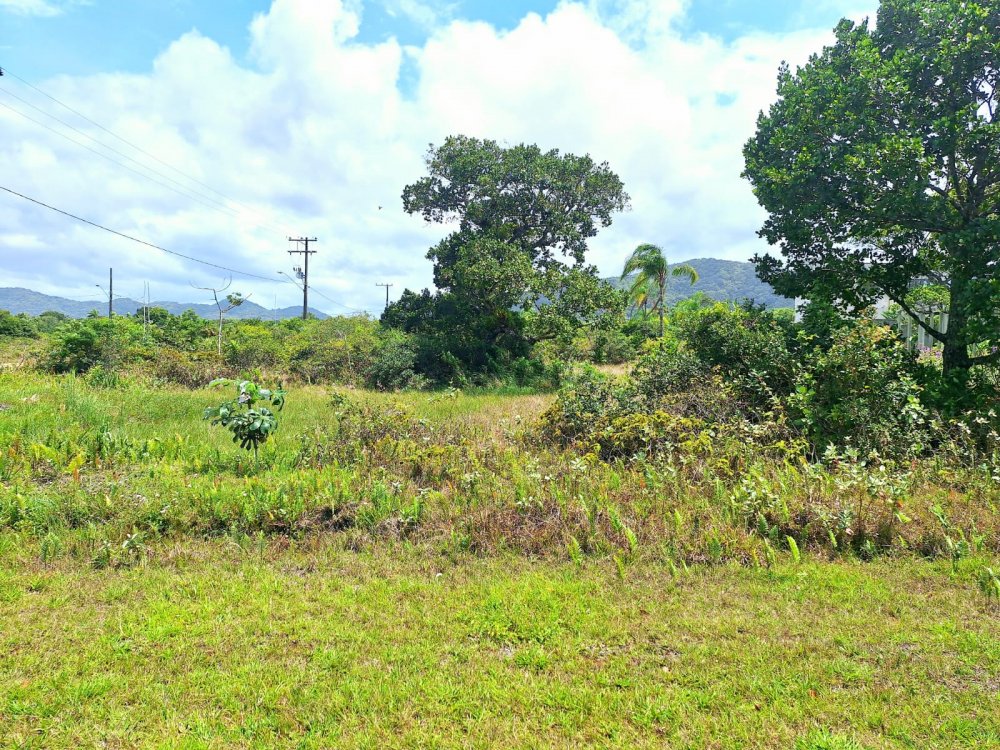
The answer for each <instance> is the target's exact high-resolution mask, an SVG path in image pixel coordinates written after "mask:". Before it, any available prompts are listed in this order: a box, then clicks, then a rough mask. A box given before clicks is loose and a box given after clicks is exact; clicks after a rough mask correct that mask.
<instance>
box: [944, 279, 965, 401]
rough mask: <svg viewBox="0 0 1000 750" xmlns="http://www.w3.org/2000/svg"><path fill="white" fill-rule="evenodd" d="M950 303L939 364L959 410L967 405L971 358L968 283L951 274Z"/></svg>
mask: <svg viewBox="0 0 1000 750" xmlns="http://www.w3.org/2000/svg"><path fill="white" fill-rule="evenodd" d="M949 292H950V296H951V304H950V305H949V310H948V330H947V331H946V332H945V340H944V351H943V352H942V358H941V364H942V368H943V371H944V379H945V381H946V382H947V384H948V388H949V390H950V391H951V393H952V396H953V398H954V401H953V403H954V404H955V405H956V406H958V407H959V408H965V407H966V406H968V404H967V401H968V396H969V393H968V384H969V370H970V369H971V367H972V358H971V357H970V356H969V342H968V333H967V328H968V313H967V311H968V298H969V284H968V280H967V279H965V278H963V277H961V276H957V275H952V278H951V284H950V289H949Z"/></svg>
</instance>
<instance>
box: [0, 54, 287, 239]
mask: <svg viewBox="0 0 1000 750" xmlns="http://www.w3.org/2000/svg"><path fill="white" fill-rule="evenodd" d="M2 75H7V76H10V77H11V78H14V79H15V80H17V81H20V82H21V83H22V84H24V85H25V86H27V87H28V88H30V89H32V90H33V91H36V92H38V93H39V94H41V95H42V96H44V97H45V98H46V99H50V100H51V101H53V102H55V103H56V104H58V105H59V106H60V107H62V108H63V109H65V110H67V111H69V112H72V113H73V114H74V115H76V116H77V117H79V118H81V119H83V120H85V121H86V122H89V123H90V124H91V125H93V126H94V127H96V128H99V129H100V130H103V131H104V132H105V133H107V134H108V135H110V136H111V137H112V138H115V139H116V140H118V141H120V142H121V143H124V144H125V145H126V146H128V147H130V148H133V149H135V150H136V151H138V152H139V153H141V154H144V155H145V156H147V157H148V158H150V159H152V160H153V161H155V162H157V163H159V164H162V165H163V166H165V167H167V168H168V169H170V170H173V171H174V172H176V173H177V174H179V175H180V176H181V177H183V178H185V179H187V180H190V181H191V182H193V183H195V184H197V185H201V186H202V187H203V188H205V189H206V190H209V191H211V192H213V193H215V194H216V195H218V196H220V197H221V198H224V199H225V200H227V201H229V202H230V203H233V204H235V205H237V206H241V207H242V208H244V209H245V210H247V211H250V212H253V211H254V210H255V209H254V208H252V207H251V206H248V205H247V204H245V203H242V202H240V201H238V200H236V199H235V198H232V197H230V196H228V195H226V194H225V193H223V192H221V191H219V190H216V189H215V188H214V187H212V186H211V185H209V184H208V183H206V182H203V181H202V180H199V179H198V178H197V177H192V176H191V175H189V174H187V173H186V172H184V171H182V170H180V169H178V168H177V167H175V166H174V165H172V164H170V163H169V162H166V161H164V160H163V159H161V158H160V157H158V156H156V155H155V154H151V153H150V152H149V151H146V150H145V149H144V148H142V147H141V146H137V145H136V144H134V143H132V141H129V140H127V139H126V138H123V137H122V136H120V135H118V134H117V133H115V132H114V131H113V130H110V129H109V128H107V127H105V126H104V125H102V124H101V123H99V122H97V121H96V120H93V119H92V118H90V117H88V116H87V115H85V114H83V112H80V111H79V110H77V109H74V108H73V107H71V106H70V105H68V104H66V103H65V102H63V101H60V100H59V99H57V98H56V97H54V96H52V95H51V94H49V93H47V92H45V91H43V90H42V89H40V88H38V87H37V86H35V85H33V84H31V83H29V82H28V81H26V80H25V79H23V78H21V77H20V76H19V75H17V74H15V73H12V72H11V71H10V69H9V68H0V76H2ZM6 93H7V94H8V96H12V97H14V98H15V99H17V100H18V101H21V102H24V103H25V104H27V105H28V106H29V107H31V108H32V109H35V110H37V111H39V112H42V113H43V114H45V115H46V116H48V117H51V118H52V119H54V120H56V121H57V122H60V123H62V124H63V125H65V126H66V127H68V128H70V129H71V130H74V131H76V132H77V133H80V134H81V135H84V136H86V137H87V138H90V139H91V140H92V141H94V142H95V143H99V144H100V145H102V146H104V147H105V148H107V149H109V150H111V151H114V152H115V153H117V154H121V156H123V157H124V158H126V159H129V160H130V161H132V162H134V163H136V164H140V165H141V166H143V167H144V168H146V169H149V170H150V171H151V172H154V174H159V175H160V176H162V177H163V178H164V179H167V180H170V181H171V182H174V183H175V184H178V185H180V184H181V183H178V182H176V180H173V179H172V178H170V177H168V176H166V175H164V174H162V173H161V172H157V171H156V170H153V169H152V168H151V167H149V166H148V165H145V164H142V163H141V162H139V161H136V160H135V159H133V158H132V157H130V156H128V155H126V154H123V153H122V152H120V151H118V150H116V149H114V148H112V147H111V146H108V145H107V144H105V143H103V142H101V141H99V140H97V139H96V138H93V137H92V136H90V135H88V134H86V133H84V132H83V131H81V130H78V129H77V128H75V127H73V126H72V125H70V124H68V123H66V122H64V121H63V120H60V119H59V118H58V117H56V116H55V115H52V114H51V113H49V112H45V111H44V110H42V109H40V108H39V107H36V106H35V105H33V104H31V103H30V102H28V101H27V100H25V99H22V98H21V97H19V96H17V95H16V94H14V93H12V92H10V91H6ZM182 187H187V186H183V185H182ZM187 189H190V188H187ZM194 192H196V191H194ZM198 194H199V195H203V194H202V193H198ZM203 197H205V198H206V199H207V200H213V201H214V199H213V198H211V197H210V196H204V195H203ZM215 202H217V203H218V201H215ZM220 205H225V204H220ZM226 208H227V209H229V207H228V206H226ZM229 210H232V209H229ZM257 224H258V226H266V227H268V228H270V229H273V230H275V231H277V232H281V233H282V234H284V232H285V230H284V229H280V228H278V227H276V226H275V225H273V224H266V223H260V222H258V223H257Z"/></svg>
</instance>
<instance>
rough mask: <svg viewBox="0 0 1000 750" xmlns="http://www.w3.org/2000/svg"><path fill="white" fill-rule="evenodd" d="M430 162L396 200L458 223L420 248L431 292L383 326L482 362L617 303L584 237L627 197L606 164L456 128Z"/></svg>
mask: <svg viewBox="0 0 1000 750" xmlns="http://www.w3.org/2000/svg"><path fill="white" fill-rule="evenodd" d="M427 170H428V175H427V176H426V177H423V178H421V179H419V180H417V181H416V182H415V183H413V184H411V185H407V186H406V187H405V188H404V190H403V196H402V198H403V207H404V209H405V210H406V211H407V212H408V213H411V214H420V215H421V216H423V218H424V219H425V220H427V221H430V222H440V223H456V224H457V228H456V229H455V231H453V232H452V233H451V234H449V235H448V236H447V237H445V238H444V239H443V240H441V242H439V243H438V244H437V245H435V246H434V247H432V248H431V249H430V250H429V251H428V253H427V257H428V259H429V260H431V261H432V262H433V263H434V284H435V286H436V287H437V293H436V294H433V295H432V294H431V293H430V292H429V291H427V290H425V292H424V293H423V294H421V295H418V294H414V293H413V292H409V291H408V292H406V293H404V295H403V296H402V297H401V299H400V301H399V302H397V303H396V304H395V305H391V306H390V307H389V309H387V310H386V313H385V315H384V316H383V321H384V322H385V323H387V324H388V325H392V326H395V327H399V328H402V329H403V330H407V331H411V332H414V333H419V334H423V335H424V336H429V337H432V338H434V339H436V342H435V344H434V347H433V348H437V349H438V350H439V351H438V353H439V355H441V356H443V355H445V354H448V355H450V356H452V357H456V358H458V359H459V360H461V361H462V362H463V363H465V364H466V365H468V366H470V367H472V368H475V369H482V368H484V367H488V366H489V363H490V361H491V360H494V361H495V360H496V359H497V358H503V357H508V358H509V357H511V356H522V355H523V354H524V353H525V351H526V347H527V346H528V345H530V343H532V342H533V341H537V340H541V339H545V338H551V337H556V336H563V335H566V334H567V332H568V331H570V330H572V329H573V328H574V327H579V326H581V325H587V324H592V323H593V322H594V321H595V319H596V318H598V317H600V314H601V313H602V312H615V309H616V308H620V307H622V305H623V302H622V300H621V296H620V295H618V294H617V293H616V292H614V291H613V290H611V289H610V288H605V286H606V285H603V283H602V282H600V281H599V280H598V278H597V270H596V268H594V267H592V266H587V265H586V264H585V255H586V250H587V241H588V240H589V239H590V238H591V237H593V236H595V235H596V234H597V231H598V230H599V229H600V228H601V227H607V226H609V225H610V224H611V221H612V217H613V215H614V214H615V213H617V212H619V211H622V210H624V209H625V208H626V207H627V206H628V196H627V195H626V193H625V190H624V186H623V185H622V182H621V180H620V179H619V178H618V176H617V175H616V174H615V173H614V172H612V171H611V169H610V167H609V166H608V165H607V164H606V163H603V164H598V163H596V162H594V160H593V159H591V158H590V156H575V155H573V154H562V153H560V152H559V151H558V150H551V151H542V150H541V149H540V148H539V147H538V146H535V145H525V144H521V145H517V146H512V147H504V146H501V145H499V144H498V143H496V142H495V141H490V140H480V139H477V138H469V137H466V136H452V137H449V138H448V139H446V140H445V142H444V143H443V144H442V145H441V146H439V147H437V148H435V147H433V146H432V147H431V149H430V151H429V152H428V155H427ZM560 300H562V301H561V302H560ZM525 311H533V312H532V313H530V314H526V313H525Z"/></svg>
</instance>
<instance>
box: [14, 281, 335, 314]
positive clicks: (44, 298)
mask: <svg viewBox="0 0 1000 750" xmlns="http://www.w3.org/2000/svg"><path fill="white" fill-rule="evenodd" d="M149 306H150V307H162V308H164V309H165V310H166V311H167V312H169V313H171V314H172V315H180V314H181V313H182V312H184V311H185V310H193V311H194V312H195V313H196V314H197V315H199V316H201V317H203V318H208V319H212V318H215V317H216V316H217V315H218V308H216V306H215V305H214V304H207V305H206V304H194V303H190V302H151V303H150V304H149ZM141 307H142V303H141V302H138V301H137V300H134V299H127V298H120V299H116V300H115V302H114V311H115V313H117V314H118V315H133V314H134V313H135V311H136V310H138V309H139V308H141ZM0 310H7V311H8V312H11V313H13V314H15V315H16V314H18V313H26V314H28V315H40V314H42V313H43V312H47V311H50V310H51V311H54V312H60V313H62V314H63V315H68V316H69V317H71V318H85V317H87V315H88V314H89V313H90V311H91V310H97V312H98V313H99V314H101V315H104V314H106V313H107V311H108V302H107V298H105V299H104V300H103V301H101V300H84V301H81V300H73V299H66V298H65V297H53V296H51V295H48V294H42V293H41V292H34V291H32V290H31V289H22V288H21V287H3V288H0ZM309 312H311V313H312V314H313V315H315V316H316V317H317V318H326V317H328V316H327V314H326V313H323V312H320V311H319V310H315V309H313V308H310V309H309ZM301 314H302V308H301V307H282V308H280V309H278V310H271V309H268V308H266V307H261V306H260V305H258V304H257V303H255V302H253V301H252V300H248V301H246V302H244V303H243V304H242V305H240V306H239V307H237V308H235V309H233V310H231V311H229V312H228V313H226V317H227V318H229V319H240V320H245V319H248V318H259V319H261V320H271V319H276V320H282V319H284V318H295V317H298V316H299V315H301Z"/></svg>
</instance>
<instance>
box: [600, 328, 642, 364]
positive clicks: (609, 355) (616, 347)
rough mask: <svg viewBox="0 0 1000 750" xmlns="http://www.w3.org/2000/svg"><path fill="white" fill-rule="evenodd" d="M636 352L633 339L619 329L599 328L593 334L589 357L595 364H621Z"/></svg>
mask: <svg viewBox="0 0 1000 750" xmlns="http://www.w3.org/2000/svg"><path fill="white" fill-rule="evenodd" d="M637 352H638V347H637V346H636V343H635V340H634V339H633V338H632V337H631V336H629V335H628V334H626V333H625V332H623V331H621V330H619V329H611V330H606V331H605V330H599V331H597V332H596V333H595V334H594V349H593V352H592V354H591V358H592V361H593V362H594V363H595V364H609V365H618V364H622V363H623V362H628V361H629V360H631V359H632V358H633V357H635V355H636V353H637Z"/></svg>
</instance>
